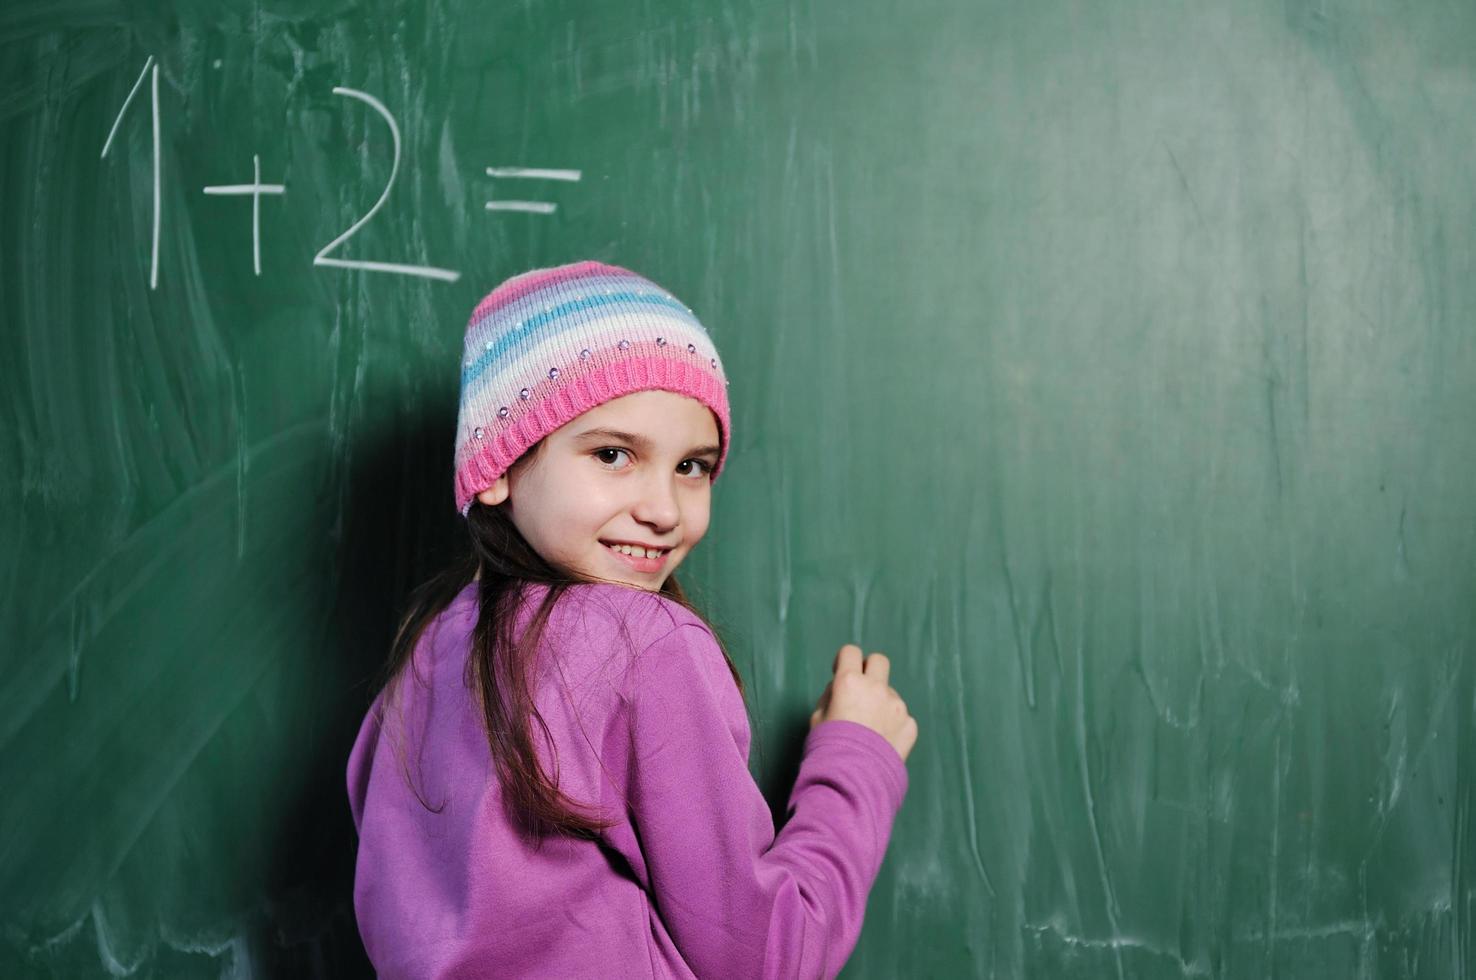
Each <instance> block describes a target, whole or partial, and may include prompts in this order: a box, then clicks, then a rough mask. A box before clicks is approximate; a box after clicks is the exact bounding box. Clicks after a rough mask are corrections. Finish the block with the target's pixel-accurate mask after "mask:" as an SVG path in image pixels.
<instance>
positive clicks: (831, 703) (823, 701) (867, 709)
mask: <svg viewBox="0 0 1476 980" xmlns="http://www.w3.org/2000/svg"><path fill="white" fill-rule="evenodd" d="M891 670H892V663H891V661H890V660H888V659H887V658H886V656H885V655H884V654H881V653H873V654H872V655H871V656H869V657H867V658H866V660H865V662H864V663H863V662H862V660H861V648H860V647H858V646H856V644H854V643H847V644H846V645H845V646H843V647H841V648H840V652H839V653H837V654H836V655H835V665H834V667H833V668H832V672H833V674H834V676H833V677H831V679H830V683H829V684H827V685H825V690H824V691H823V692H822V693H821V695H820V701H819V703H818V704H817V705H816V706H815V710H814V711H813V712H812V713H811V714H810V727H811V728H814V727H815V726H816V725H818V724H820V723H821V722H822V721H854V722H857V723H858V724H862V725H865V726H866V727H867V728H870V729H871V730H872V731H874V732H876V733H877V734H879V735H880V736H881V737H882V738H884V739H886V740H887V741H888V742H890V743H892V747H893V748H894V749H896V750H897V754H898V755H900V756H901V757H902V761H903V762H906V761H907V756H908V754H909V753H910V752H911V751H912V747H913V745H915V744H916V743H917V721H916V720H915V719H914V718H913V717H912V716H911V715H910V714H908V713H907V705H906V704H905V703H904V702H903V701H902V698H901V696H899V695H898V694H897V690H896V688H894V687H892V686H891V685H890V684H888V683H887V677H888V675H889V674H890V673H891Z"/></svg>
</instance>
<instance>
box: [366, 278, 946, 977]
mask: <svg viewBox="0 0 1476 980" xmlns="http://www.w3.org/2000/svg"><path fill="white" fill-rule="evenodd" d="M726 387H727V381H726V379H725V377H724V374H723V370H722V366H721V363H720V362H719V360H718V356H717V352H716V350H714V349H713V346H712V343H711V341H710V340H709V338H708V336H707V332H706V330H705V329H704V328H703V327H702V325H701V324H700V323H698V321H697V320H696V319H695V318H694V317H693V315H692V311H691V310H689V309H688V308H687V307H686V306H684V305H683V304H681V303H680V302H678V301H677V300H676V298H675V297H673V296H672V295H671V294H670V293H668V292H666V291H665V290H663V289H662V288H660V287H659V286H657V285H655V284H654V283H652V282H650V281H649V280H646V279H643V278H642V277H640V276H638V275H635V274H634V273H632V272H629V271H627V270H625V269H621V268H618V267H616V266H610V265H602V264H600V263H597V262H579V263H575V264H572V265H566V266H560V267H558V268H553V269H539V270H534V271H532V272H528V273H524V274H523V275H520V276H515V277H513V278H512V279H509V280H508V281H507V282H505V283H503V284H502V285H501V286H499V287H497V288H496V289H495V290H493V291H492V293H491V294H490V295H488V296H487V298H486V299H484V300H483V301H482V302H481V303H480V304H479V305H478V306H477V308H476V310H475V312H473V314H472V318H471V323H470V325H469V326H468V328H467V333H466V352H465V358H464V359H463V362H462V371H461V408H460V418H459V420H458V428H457V441H456V475H455V487H456V506H457V508H458V510H459V511H460V512H461V514H462V515H463V516H464V517H465V518H466V522H467V527H468V530H469V531H470V538H471V553H470V554H469V555H468V556H467V558H466V559H465V561H464V562H462V563H461V564H459V565H457V566H456V567H453V568H451V569H449V570H448V571H446V572H445V573H443V574H442V575H441V576H440V577H438V578H436V579H434V580H432V581H431V582H429V583H427V584H426V585H425V586H422V587H421V589H419V590H418V591H417V592H416V593H415V594H414V595H413V597H412V600H411V608H410V611H409V613H408V614H407V616H406V617H405V619H404V621H403V622H402V623H401V627H400V630H399V633H398V635H397V636H396V638H395V643H394V650H393V653H392V655H391V658H390V663H389V665H388V668H387V672H386V677H387V681H386V684H385V686H384V688H383V690H381V691H380V692H379V694H378V696H376V698H375V699H374V703H373V704H372V705H371V707H370V709H369V712H368V715H367V717H366V718H365V719H364V724H363V727H362V728H361V730H360V732H359V736H358V740H357V741H356V742H355V744H354V748H353V752H352V754H351V756H350V758H349V764H348V792H349V801H350V806H351V808H352V810H353V817H354V825H355V827H356V828H357V830H358V832H359V852H358V864H357V870H356V874H355V880H354V911H355V914H356V915H357V917H358V923H359V931H360V933H361V935H362V936H363V939H364V945H365V948H366V950H367V951H368V954H369V958H370V959H371V960H372V961H373V963H374V966H375V968H376V969H377V970H378V972H379V974H380V976H382V977H413V978H416V980H425V978H449V977H554V978H582V977H600V978H609V977H614V978H625V977H663V978H664V977H704V978H709V977H741V978H745V980H746V978H755V977H821V976H824V977H833V976H835V975H836V974H837V973H838V972H839V971H840V968H841V966H842V964H844V963H845V960H846V958H847V957H848V956H849V955H850V953H851V950H852V949H853V948H854V947H855V944H856V939H857V937H858V935H859V934H860V930H861V919H862V914H863V912H864V910H865V903H866V895H867V892H868V891H869V890H870V888H871V884H872V882H873V881H874V880H875V877H876V873H877V870H878V867H879V866H880V864H881V860H882V856H883V853H884V852H885V850H886V845H887V841H888V838H889V837H890V835H891V829H892V821H893V819H894V817H895V816H896V813H897V810H898V809H899V808H900V806H901V804H902V799H903V797H904V795H905V794H906V792H907V782H908V780H907V769H906V767H905V765H904V764H903V763H904V761H905V759H906V757H907V755H908V753H909V752H910V751H911V750H912V746H913V744H914V742H915V741H916V739H917V723H916V722H915V721H914V720H913V719H912V718H911V717H910V716H909V715H908V713H907V709H906V706H905V705H904V704H903V702H902V700H901V698H900V697H899V696H898V695H897V692H896V691H895V690H894V689H893V688H892V687H890V686H889V684H888V682H887V681H888V671H889V664H888V661H887V658H886V657H884V656H883V655H882V654H879V653H873V654H872V655H871V656H870V657H868V658H866V659H865V661H864V662H863V660H862V657H861V650H860V648H858V647H856V646H854V645H849V644H848V645H847V646H845V647H842V648H841V650H840V653H839V654H838V655H837V657H836V660H835V664H834V667H833V670H834V676H833V677H832V679H831V682H830V684H829V685H827V687H826V689H825V691H824V692H823V693H822V695H821V697H820V701H819V704H818V705H817V706H816V708H815V711H814V713H813V714H812V715H811V716H810V732H809V735H808V738H807V740H806V743H805V754H804V759H803V762H802V763H801V766H800V770H799V776H798V778H797V779H796V782H795V786H794V790H793V792H792V794H791V796H790V799H789V808H788V820H787V822H786V823H785V825H784V830H783V833H781V834H779V835H778V837H775V835H774V824H773V819H772V817H771V815H770V811H769V808H768V805H767V804H766V803H765V801H764V798H763V796H762V795H760V793H759V790H758V787H757V785H756V784H755V783H754V780H753V777H752V775H750V773H749V771H748V747H749V728H748V718H747V713H746V703H745V700H744V698H743V684H742V679H741V678H740V677H739V675H738V671H737V669H736V668H735V667H734V665H733V662H732V660H731V659H730V658H729V657H728V654H727V652H726V651H725V650H724V648H723V647H722V645H721V644H720V643H719V641H718V639H717V637H716V636H715V635H714V634H713V632H712V630H711V629H710V628H709V626H708V625H707V623H706V622H705V621H704V620H703V618H702V617H701V616H700V615H699V614H698V613H697V612H696V611H695V610H694V609H693V608H692V607H691V605H690V604H689V603H688V600H687V598H686V597H685V595H684V593H683V591H682V588H681V586H680V585H678V584H677V581H676V579H675V578H674V577H673V574H672V573H673V572H674V571H675V570H676V567H677V566H678V565H680V564H681V562H682V560H683V559H685V558H686V556H687V555H688V554H689V553H690V552H691V551H692V549H693V548H695V547H696V546H697V543H698V541H700V540H701V539H702V536H703V535H704V534H705V533H706V532H707V526H708V515H709V505H710V500H711V493H712V481H713V480H714V479H716V478H717V475H718V473H719V471H720V470H721V469H722V465H723V460H724V459H725V457H726V454H727V450H728V447H729V446H730V445H731V444H732V439H731V435H730V433H729V423H730V418H729V413H728V399H727V391H726Z"/></svg>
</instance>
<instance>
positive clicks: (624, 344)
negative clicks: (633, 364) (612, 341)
mask: <svg viewBox="0 0 1476 980" xmlns="http://www.w3.org/2000/svg"><path fill="white" fill-rule="evenodd" d="M615 346H616V347H619V348H620V349H621V350H625V348H627V347H629V346H630V341H628V340H622V341H621V342H620V343H618V344H616V345H615Z"/></svg>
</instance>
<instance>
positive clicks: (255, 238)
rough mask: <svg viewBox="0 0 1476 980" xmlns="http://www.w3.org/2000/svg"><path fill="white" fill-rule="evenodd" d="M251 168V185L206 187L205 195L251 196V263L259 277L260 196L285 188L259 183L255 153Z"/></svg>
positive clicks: (258, 159) (282, 191) (259, 172)
mask: <svg viewBox="0 0 1476 980" xmlns="http://www.w3.org/2000/svg"><path fill="white" fill-rule="evenodd" d="M251 167H252V171H253V176H252V181H251V183H249V184H215V185H213V186H211V187H206V188H205V193H206V194H250V195H251V262H252V265H253V266H254V267H255V269H256V274H257V275H258V276H259V275H261V196H262V195H263V194H284V193H286V191H287V188H286V186H284V185H282V184H263V183H262V182H261V157H259V156H257V155H256V154H255V153H253V154H252V155H251Z"/></svg>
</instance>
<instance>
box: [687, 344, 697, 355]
mask: <svg viewBox="0 0 1476 980" xmlns="http://www.w3.org/2000/svg"><path fill="white" fill-rule="evenodd" d="M687 353H688V354H695V353H697V345H696V344H688V345H687Z"/></svg>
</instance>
